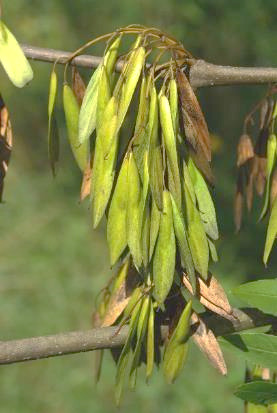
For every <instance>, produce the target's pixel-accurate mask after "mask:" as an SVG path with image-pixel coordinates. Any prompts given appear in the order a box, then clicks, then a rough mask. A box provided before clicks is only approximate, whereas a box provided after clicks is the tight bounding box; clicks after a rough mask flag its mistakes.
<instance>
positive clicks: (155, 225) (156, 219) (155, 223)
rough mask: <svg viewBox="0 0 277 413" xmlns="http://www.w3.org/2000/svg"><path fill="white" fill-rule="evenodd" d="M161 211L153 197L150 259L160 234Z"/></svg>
mask: <svg viewBox="0 0 277 413" xmlns="http://www.w3.org/2000/svg"><path fill="white" fill-rule="evenodd" d="M160 219H161V212H160V211H159V209H158V207H157V205H156V202H155V200H154V199H153V198H152V205H151V218H150V242H149V261H150V260H151V258H152V255H153V252H154V248H155V245H156V241H157V238H158V234H159V227H160Z"/></svg>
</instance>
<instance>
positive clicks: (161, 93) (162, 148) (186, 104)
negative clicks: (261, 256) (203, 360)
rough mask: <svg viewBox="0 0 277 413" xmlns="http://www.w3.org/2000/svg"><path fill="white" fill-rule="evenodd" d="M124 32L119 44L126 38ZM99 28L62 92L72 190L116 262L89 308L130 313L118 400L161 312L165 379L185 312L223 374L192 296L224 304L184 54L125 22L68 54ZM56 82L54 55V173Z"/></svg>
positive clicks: (114, 318) (184, 334) (179, 356)
mask: <svg viewBox="0 0 277 413" xmlns="http://www.w3.org/2000/svg"><path fill="white" fill-rule="evenodd" d="M134 35H135V36H136V37H135V40H134V42H133V44H132V45H131V47H130V48H129V49H128V50H126V45H125V42H124V40H125V39H126V38H129V37H130V36H134ZM98 40H107V46H106V50H105V53H104V57H103V59H102V61H101V63H100V64H99V66H98V67H97V69H96V70H95V71H94V72H93V74H92V76H91V79H90V81H89V83H88V85H87V87H86V88H85V87H84V84H83V83H82V81H81V78H80V76H79V74H78V72H76V70H75V71H74V80H73V84H72V87H71V86H70V85H69V84H68V83H67V82H65V83H64V86H63V104H64V112H65V118H66V124H67V130H68V137H69V141H70V144H71V148H72V151H73V154H74V157H75V159H76V162H77V164H78V165H79V167H80V169H81V170H82V171H83V176H84V179H83V184H82V188H81V198H82V199H84V198H85V197H86V196H87V195H90V203H91V213H92V223H93V227H94V228H96V227H97V226H98V224H99V223H100V221H101V220H102V218H103V217H104V216H106V218H107V241H108V245H109V251H110V262H111V265H112V266H114V265H116V264H117V263H120V267H119V270H117V273H116V275H115V277H113V280H112V282H111V283H110V284H109V285H108V286H107V287H106V288H105V290H104V293H103V295H102V299H101V302H100V303H99V305H98V310H97V313H96V314H95V325H98V326H110V325H118V326H119V327H118V328H121V326H122V325H123V324H124V323H126V322H128V324H129V334H128V338H127V341H126V343H125V345H124V347H123V349H122V351H121V352H120V353H119V354H114V357H115V359H116V362H117V375H116V399H117V401H119V399H120V396H121V392H122V387H123V379H124V377H125V376H126V375H127V374H128V375H129V383H130V387H131V388H133V387H134V386H135V382H136V374H137V368H138V366H139V365H140V363H141V362H143V361H145V362H146V377H147V379H148V378H149V377H150V375H151V373H152V370H153V366H154V363H155V362H156V363H159V362H160V346H161V344H162V343H161V341H160V340H159V337H158V335H157V331H159V328H158V327H159V326H161V325H163V324H165V325H168V333H167V339H166V340H165V343H166V345H165V351H164V355H163V361H162V365H163V371H164V374H165V377H166V380H167V381H168V382H173V381H174V380H175V379H176V377H177V375H178V374H179V372H180V371H181V369H182V367H183V365H184V363H185V360H186V356H187V349H188V340H189V337H190V336H191V328H190V325H191V324H195V325H197V326H199V328H200V330H201V334H200V333H199V330H197V329H194V330H195V334H193V339H194V341H195V343H196V344H197V345H198V346H199V347H200V348H201V349H202V350H203V352H204V353H205V354H206V355H207V357H208V358H209V360H210V361H211V362H212V364H213V365H214V366H215V367H216V368H217V369H218V370H219V371H220V372H221V373H222V374H226V366H225V362H224V359H223V356H222V353H221V350H220V348H219V345H218V343H217V340H216V338H215V336H214V335H213V333H212V332H211V330H209V329H208V327H207V326H206V325H205V323H204V321H203V320H202V319H201V318H200V316H199V314H197V313H196V311H195V306H194V305H192V301H191V298H192V297H196V299H198V300H199V301H200V303H202V304H203V305H204V306H205V307H207V308H209V309H210V310H211V311H214V312H216V313H218V314H220V315H222V316H223V317H226V318H231V317H232V308H231V307H230V305H229V302H228V300H227V298H226V295H225V293H224V290H223V289H222V287H221V286H220V285H219V283H218V282H217V281H216V279H215V278H214V277H213V276H212V275H211V274H210V273H209V271H208V268H209V261H210V258H211V259H212V260H213V261H217V253H216V248H215V245H214V241H215V240H217V238H218V227H217V221H216V213H215V208H214V204H213V201H212V198H211V195H210V190H209V185H212V183H213V175H212V171H211V167H210V161H211V145H210V138H209V132H208V128H207V125H206V122H205V119H204V116H203V113H202V111H201V108H200V105H199V103H198V101H197V98H196V96H195V94H194V91H193V89H192V88H191V86H190V83H189V80H188V77H187V73H188V72H189V69H190V65H191V63H192V61H193V59H192V56H191V55H190V54H189V53H188V52H187V51H186V50H185V49H184V47H183V46H182V45H181V44H180V43H179V42H177V41H176V40H175V39H174V38H172V37H171V36H168V35H166V34H164V33H162V32H160V31H159V30H157V29H147V28H144V27H141V26H128V27H126V28H124V29H120V30H118V31H116V32H115V33H112V34H108V35H106V36H102V37H101V38H99V39H96V40H93V41H91V42H89V43H88V44H87V45H85V46H84V47H83V48H81V49H79V50H78V51H77V52H76V53H74V54H73V55H72V58H73V57H74V56H76V55H77V54H78V53H80V52H82V51H83V50H84V48H85V47H87V46H91V45H92V44H94V43H95V42H96V41H98ZM124 47H125V49H124ZM68 63H69V62H68ZM67 69H68V65H67V66H66V69H65V79H66V72H67ZM76 77H77V80H76ZM57 84H58V82H57V75H56V71H55V67H54V69H53V72H52V74H51V81H50V95H49V108H48V116H49V134H48V142H49V155H50V161H51V166H52V169H53V172H54V173H55V165H56V162H57V159H58V139H57V135H56V126H55V110H54V106H55V99H56V93H57ZM80 103H81V104H80ZM130 113H135V114H136V120H135V122H132V119H131V116H130ZM98 357H99V360H100V359H101V358H102V354H101V353H98ZM127 371H128V373H127Z"/></svg>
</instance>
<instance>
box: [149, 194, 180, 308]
mask: <svg viewBox="0 0 277 413" xmlns="http://www.w3.org/2000/svg"><path fill="white" fill-rule="evenodd" d="M163 205H164V207H163V208H164V209H163V213H162V214H161V220H160V228H159V235H158V240H157V244H156V248H155V251H154V258H153V281H154V290H153V295H154V297H155V299H156V300H157V302H158V304H163V302H164V300H165V299H166V297H167V295H168V293H169V291H170V288H171V286H172V283H173V278H174V271H175V255H176V243H175V234H174V227H173V215H172V205H171V198H170V194H169V192H168V191H164V193H163Z"/></svg>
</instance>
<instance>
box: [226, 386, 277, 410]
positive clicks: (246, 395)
mask: <svg viewBox="0 0 277 413" xmlns="http://www.w3.org/2000/svg"><path fill="white" fill-rule="evenodd" d="M234 394H235V396H237V397H239V398H240V399H242V400H245V401H247V402H251V403H254V404H261V405H264V406H267V405H269V404H273V403H277V384H275V383H270V382H267V381H262V380H261V381H253V382H250V383H244V384H241V385H240V386H239V387H237V389H236V390H235V392H234Z"/></svg>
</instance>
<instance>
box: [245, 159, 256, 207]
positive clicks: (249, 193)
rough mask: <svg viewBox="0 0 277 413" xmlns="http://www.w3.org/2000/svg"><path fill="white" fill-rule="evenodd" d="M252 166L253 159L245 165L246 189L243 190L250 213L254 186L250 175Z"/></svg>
mask: <svg viewBox="0 0 277 413" xmlns="http://www.w3.org/2000/svg"><path fill="white" fill-rule="evenodd" d="M252 164H253V159H251V160H249V162H248V163H247V166H246V168H247V172H246V174H247V178H246V188H245V193H246V205H247V209H248V211H251V209H252V205H253V185H254V178H253V175H252Z"/></svg>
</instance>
